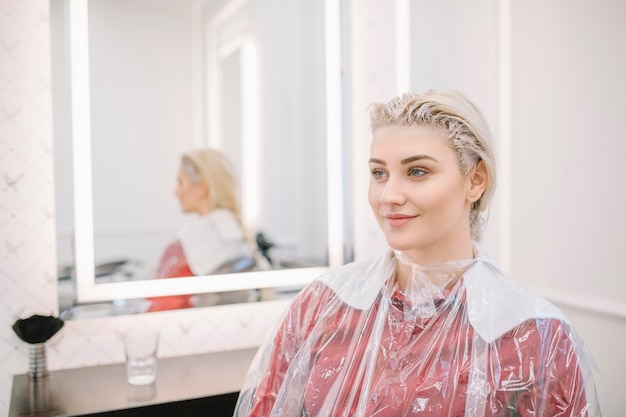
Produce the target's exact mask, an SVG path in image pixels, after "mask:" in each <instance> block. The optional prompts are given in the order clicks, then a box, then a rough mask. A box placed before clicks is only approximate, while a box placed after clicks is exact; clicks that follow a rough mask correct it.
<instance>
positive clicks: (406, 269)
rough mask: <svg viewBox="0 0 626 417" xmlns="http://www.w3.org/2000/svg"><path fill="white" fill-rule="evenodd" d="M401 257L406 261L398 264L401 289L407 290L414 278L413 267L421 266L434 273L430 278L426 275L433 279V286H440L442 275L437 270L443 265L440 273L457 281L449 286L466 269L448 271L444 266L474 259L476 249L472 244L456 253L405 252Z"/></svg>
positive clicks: (397, 271) (397, 277)
mask: <svg viewBox="0 0 626 417" xmlns="http://www.w3.org/2000/svg"><path fill="white" fill-rule="evenodd" d="M401 256H403V257H404V258H405V260H403V261H401V260H398V261H397V262H396V281H397V282H398V285H399V286H400V288H402V289H405V288H406V287H407V285H408V282H409V280H411V279H412V277H413V266H414V265H421V266H424V267H426V270H431V271H433V273H432V274H430V275H432V276H429V274H428V273H426V276H428V277H429V279H431V281H432V282H433V284H435V285H437V286H439V285H440V284H441V282H439V277H440V275H441V274H439V273H437V272H438V271H439V270H438V269H437V265H442V269H441V271H439V272H444V271H446V272H447V273H451V274H454V276H455V279H453V280H452V281H453V282H451V283H449V284H448V285H447V286H451V285H453V284H454V283H455V282H456V281H457V280H458V279H459V278H460V277H461V275H463V273H464V272H465V269H466V268H462V267H459V268H458V269H456V268H455V267H451V269H448V267H447V266H444V264H447V263H451V262H457V261H467V260H470V259H473V258H474V247H473V244H472V242H471V240H470V241H469V244H467V245H465V247H462V248H458V249H457V250H455V251H449V252H447V253H446V252H443V253H442V252H440V253H438V254H427V253H425V252H418V251H405V252H401Z"/></svg>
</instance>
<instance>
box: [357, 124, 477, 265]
mask: <svg viewBox="0 0 626 417" xmlns="http://www.w3.org/2000/svg"><path fill="white" fill-rule="evenodd" d="M369 168H370V171H371V177H370V185H369V202H370V205H371V207H372V209H373V211H374V215H375V216H376V219H377V220H378V223H379V225H380V227H381V229H382V231H383V233H384V234H385V237H386V239H387V242H388V244H389V245H390V246H391V247H392V248H393V249H396V250H400V251H402V252H404V253H405V254H406V255H407V256H409V257H410V258H411V259H412V260H413V261H414V262H418V263H423V264H428V263H432V262H443V261H447V260H450V258H451V257H452V258H454V257H455V256H456V255H459V256H462V254H460V253H459V250H461V251H463V250H466V248H467V247H468V244H469V247H470V248H471V234H470V224H469V211H470V207H471V203H472V202H473V201H475V200H476V199H477V198H476V193H477V192H480V190H477V189H476V186H475V184H474V183H473V181H472V177H473V175H475V174H473V173H474V172H475V170H474V171H472V173H470V175H467V176H465V175H463V174H462V172H461V170H460V168H459V164H458V159H457V155H456V152H455V150H453V149H452V148H451V147H450V146H448V144H447V139H446V136H445V132H444V131H442V130H440V129H436V128H432V127H426V126H387V127H382V128H379V129H377V130H376V131H375V132H374V134H373V139H372V143H371V148H370V161H369ZM483 189H484V187H483ZM478 196H480V194H478ZM470 255H471V253H470Z"/></svg>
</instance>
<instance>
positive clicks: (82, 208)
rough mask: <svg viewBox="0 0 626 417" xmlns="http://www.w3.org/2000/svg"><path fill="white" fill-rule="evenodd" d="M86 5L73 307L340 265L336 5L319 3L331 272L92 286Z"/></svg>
mask: <svg viewBox="0 0 626 417" xmlns="http://www.w3.org/2000/svg"><path fill="white" fill-rule="evenodd" d="M88 1H89V0H69V26H70V69H71V81H70V86H71V100H72V104H71V112H72V143H73V151H72V152H73V154H72V160H73V182H74V202H73V204H74V233H75V257H76V258H75V261H76V271H75V273H76V277H75V278H76V282H75V284H76V301H77V302H79V303H86V302H96V301H110V300H114V299H132V298H142V297H155V296H164V295H178V294H197V293H208V292H216V291H234V290H241V289H255V288H270V287H281V286H289V287H292V286H297V285H306V284H307V283H309V282H311V281H312V280H313V279H314V278H316V277H317V276H319V275H320V274H322V273H324V272H326V271H328V270H330V269H331V268H335V267H338V266H341V265H343V263H344V240H345V236H344V221H345V213H344V200H343V198H344V190H343V182H342V181H341V180H340V179H341V178H343V174H342V172H343V171H342V168H343V148H342V146H343V145H342V144H343V140H342V107H343V105H342V94H341V28H340V24H341V19H340V15H341V0H324V26H325V28H324V32H325V40H324V43H325V61H326V62H325V68H326V102H325V103H326V144H327V145H326V146H327V192H328V204H327V211H328V225H327V227H328V266H325V267H312V268H297V269H281V270H270V271H255V272H244V273H237V274H236V275H237V276H236V279H233V276H232V275H231V274H227V275H209V276H193V277H185V278H177V279H175V280H172V279H157V280H139V281H128V282H112V283H99V284H96V280H95V258H94V225H93V190H92V174H91V106H90V89H89V87H90V84H89V36H88V33H89V30H88V29H89V27H88V4H87V3H88ZM243 1H245V0H243ZM227 5H228V4H227ZM77 174H78V175H77Z"/></svg>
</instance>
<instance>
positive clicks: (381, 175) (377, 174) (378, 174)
mask: <svg viewBox="0 0 626 417" xmlns="http://www.w3.org/2000/svg"><path fill="white" fill-rule="evenodd" d="M371 172H372V177H374V178H376V179H381V178H384V177H385V173H384V172H383V171H381V170H380V169H373V170H372V171H371Z"/></svg>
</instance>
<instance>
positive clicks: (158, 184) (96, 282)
mask: <svg viewBox="0 0 626 417" xmlns="http://www.w3.org/2000/svg"><path fill="white" fill-rule="evenodd" d="M51 5H52V7H51V16H52V19H53V20H54V19H57V23H55V21H53V22H52V28H53V37H52V39H53V48H52V52H53V96H54V108H55V110H54V117H55V123H54V126H55V166H56V168H55V169H56V173H55V175H56V184H57V187H56V190H57V191H56V201H57V212H56V215H57V230H58V240H57V241H58V263H59V265H60V266H61V269H64V267H65V269H66V270H68V271H71V273H70V274H69V275H70V276H71V280H72V281H74V282H75V287H72V290H73V291H74V296H75V298H76V302H77V303H79V304H85V303H98V302H111V301H112V300H117V301H119V300H130V299H141V298H144V297H153V296H163V295H176V294H199V293H211V292H223V291H234V290H243V289H258V288H273V287H298V286H302V285H305V284H306V283H307V282H309V281H310V280H312V279H313V278H314V277H316V276H318V275H319V274H320V273H322V272H324V271H325V270H327V269H328V268H331V267H334V266H338V265H341V264H342V263H343V262H344V250H345V247H346V246H345V244H344V239H343V221H344V212H343V209H342V207H343V192H342V175H341V172H342V154H341V149H342V135H341V102H342V100H341V91H340V90H341V82H340V77H341V75H340V28H339V25H340V19H339V13H340V4H339V0H326V1H325V2H322V1H318V0H306V1H297V2H292V1H289V0H230V1H226V0H51ZM59 21H60V22H61V23H59ZM55 33H56V34H55ZM70 74H71V75H70ZM205 146H209V147H213V148H217V149H220V150H221V151H223V152H224V153H225V154H226V155H227V156H228V157H229V158H230V159H231V161H232V162H233V165H234V166H235V168H236V173H237V176H238V180H239V191H240V193H241V195H240V202H241V205H242V212H243V220H244V225H245V226H246V228H247V230H248V232H249V233H250V234H251V236H254V234H255V233H257V232H262V233H263V234H264V235H265V236H266V237H267V238H269V239H270V240H271V241H272V242H273V243H274V247H273V248H272V249H271V252H270V254H271V256H272V258H273V261H274V263H275V268H274V269H272V270H270V271H255V272H245V273H236V274H226V275H210V276H204V277H199V276H195V277H188V278H177V279H158V280H157V279H151V274H152V273H153V272H154V270H155V268H156V265H157V264H158V262H159V259H160V257H161V254H162V251H163V250H164V249H165V247H166V246H167V244H168V243H169V242H171V241H172V239H174V238H175V237H176V233H177V231H178V230H179V228H180V227H181V226H182V225H183V224H184V222H185V221H186V218H185V216H184V215H183V214H182V213H181V209H180V207H179V203H178V201H177V199H176V197H175V196H174V188H175V182H176V174H177V172H178V168H179V162H180V156H181V155H182V153H184V152H186V151H188V150H191V149H195V148H199V147H205ZM70 184H71V185H70ZM116 262H123V263H124V265H125V266H126V268H125V269H123V271H122V272H123V273H116V274H108V275H107V274H105V275H104V276H101V275H102V268H103V267H104V268H105V269H106V267H107V266H110V265H115V264H116Z"/></svg>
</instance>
